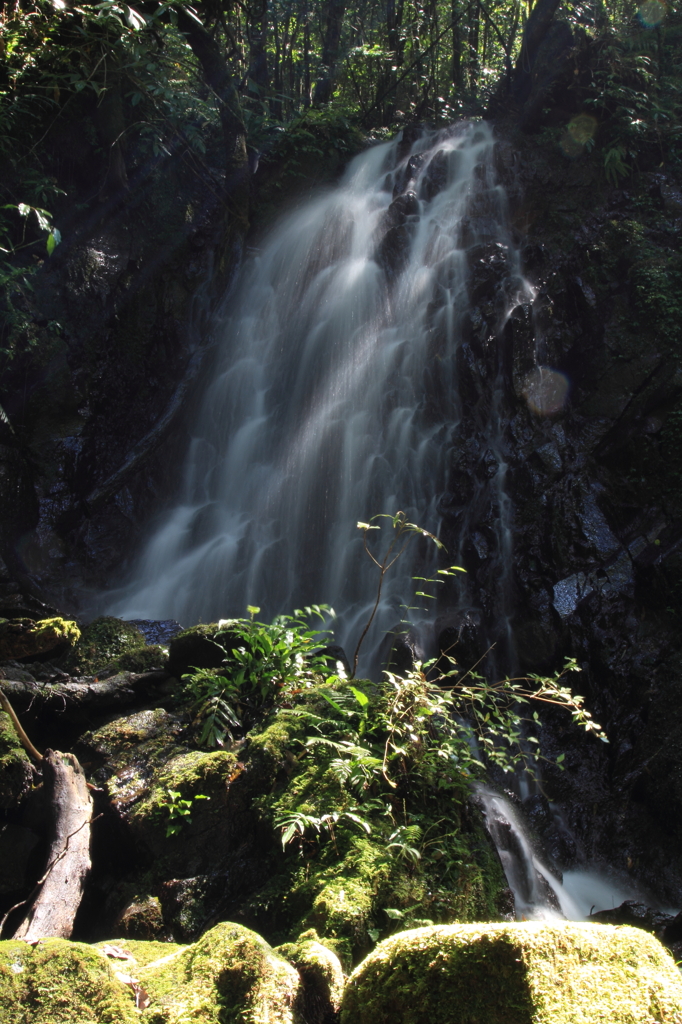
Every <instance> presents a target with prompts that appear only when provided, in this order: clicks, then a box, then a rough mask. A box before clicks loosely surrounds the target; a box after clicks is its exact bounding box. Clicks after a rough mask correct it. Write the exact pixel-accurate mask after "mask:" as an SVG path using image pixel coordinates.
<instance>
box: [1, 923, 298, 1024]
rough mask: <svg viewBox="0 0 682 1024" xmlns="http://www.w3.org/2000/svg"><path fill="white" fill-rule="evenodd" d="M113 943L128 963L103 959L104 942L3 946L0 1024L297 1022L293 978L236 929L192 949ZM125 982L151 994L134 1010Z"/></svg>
mask: <svg viewBox="0 0 682 1024" xmlns="http://www.w3.org/2000/svg"><path fill="white" fill-rule="evenodd" d="M113 943H115V945H116V946H118V947H119V948H121V949H122V950H123V951H124V952H126V953H128V954H129V958H126V959H118V958H116V959H112V960H109V959H108V958H107V955H106V953H105V950H104V947H105V946H106V945H108V943H103V942H101V943H98V944H97V945H96V946H86V945H85V944H83V943H80V942H68V941H66V940H65V939H45V940H41V942H39V943H38V945H36V946H35V947H33V946H30V945H28V944H27V943H24V942H12V941H10V942H1V943H0V1024H29V1022H30V1024H128V1022H130V1024H132V1022H133V1021H141V1022H143V1024H144V1022H147V1024H186V1022H187V1021H194V1022H196V1024H303V1020H302V1017H301V1015H300V1011H299V1004H300V1002H301V980H300V977H299V974H298V972H297V971H296V970H295V968H294V967H293V966H292V965H291V964H290V963H288V962H287V961H286V960H285V959H284V958H283V957H281V956H279V955H278V954H277V953H276V952H275V951H274V950H273V949H272V948H271V947H270V946H269V945H268V944H267V942H266V941H265V940H264V939H262V938H261V937H260V935H256V933H255V932H252V931H249V929H248V928H244V927H242V926H241V925H238V924H230V923H225V924H219V925H217V926H216V927H215V928H212V929H211V930H210V931H209V932H207V933H206V934H205V935H204V936H203V937H202V938H201V939H200V940H199V942H196V943H195V944H194V945H192V946H179V945H176V944H175V943H166V942H142V941H134V940H130V939H124V940H120V939H115V940H113ZM131 958H132V959H131ZM126 978H128V979H134V980H135V982H137V983H139V985H141V986H142V988H143V989H144V990H145V992H146V993H147V994H148V996H149V1005H148V1006H147V1007H145V1008H144V1009H143V1010H142V1012H140V1011H139V1010H137V1009H136V1008H135V1002H134V997H133V990H132V987H131V986H130V985H129V984H128V983H127V982H126V980H125V979H126Z"/></svg>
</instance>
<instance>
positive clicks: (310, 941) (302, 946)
mask: <svg viewBox="0 0 682 1024" xmlns="http://www.w3.org/2000/svg"><path fill="white" fill-rule="evenodd" d="M275 953H279V955H280V956H283V957H284V958H285V959H286V960H288V961H289V963H291V964H293V965H294V967H295V968H296V969H297V970H298V972H299V974H300V975H301V981H302V982H303V1007H302V1013H303V1018H304V1019H305V1020H306V1021H314V1020H329V1019H330V1018H332V1019H333V1018H334V1017H335V1016H336V1015H337V1014H338V1012H339V1010H340V1008H341V999H342V997H343V990H344V986H345V977H344V974H343V968H342V967H341V962H340V960H339V958H338V957H337V955H336V953H334V952H333V951H332V950H331V949H328V948H327V947H326V946H324V945H322V943H320V942H319V941H318V937H317V933H316V932H315V931H314V930H312V929H311V930H310V931H308V932H304V933H303V934H302V935H300V936H299V937H298V940H297V941H296V942H288V943H285V944H284V945H282V946H277V948H276V949H275Z"/></svg>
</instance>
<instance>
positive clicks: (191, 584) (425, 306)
mask: <svg viewBox="0 0 682 1024" xmlns="http://www.w3.org/2000/svg"><path fill="white" fill-rule="evenodd" d="M486 259H487V260H488V261H489V262H490V260H493V261H495V260H497V263H498V264H499V265H500V267H501V270H500V273H499V274H498V282H499V283H498V286H497V287H496V290H495V292H494V294H492V295H488V296H486V301H487V303H488V307H489V309H488V312H487V320H485V322H484V321H483V318H482V314H481V313H480V310H478V309H477V308H476V309H474V299H475V296H472V295H471V294H470V291H471V273H472V266H473V265H474V264H475V263H476V261H477V260H478V261H481V260H486ZM530 297H531V293H530V289H529V287H528V285H527V284H526V283H525V282H524V280H523V277H522V275H521V273H520V261H519V257H518V252H517V249H516V247H515V245H514V243H513V240H512V236H511V233H510V229H509V226H508V217H507V209H506V197H505V193H504V190H503V189H502V187H501V186H500V185H498V184H497V180H496V173H495V168H494V140H493V137H492V131H491V129H490V128H489V127H488V126H487V125H486V124H485V123H461V124H458V125H455V126H453V127H451V128H449V129H447V130H445V131H441V132H437V133H436V132H431V133H425V134H423V135H422V136H421V137H420V138H419V139H417V140H416V141H415V142H414V143H413V144H411V145H410V144H408V143H407V142H403V141H400V140H396V141H393V142H391V143H387V144H382V145H377V146H375V147H374V148H371V149H370V150H368V151H367V152H365V153H363V154H362V155H361V156H359V157H357V158H356V159H355V160H354V161H353V162H352V163H351V165H350V167H349V169H348V171H347V173H346V175H345V177H344V179H343V181H342V182H341V183H340V185H339V186H338V187H337V188H335V189H333V190H331V191H329V192H327V193H326V194H324V195H322V196H320V197H319V198H317V199H315V200H313V201H310V202H308V203H307V204H305V205H303V206H302V207H301V208H300V209H298V210H297V211H296V212H294V213H291V214H290V215H289V216H288V217H286V218H285V219H284V220H283V221H282V222H281V223H280V224H279V226H278V227H276V228H275V229H274V230H273V231H272V232H271V233H270V235H269V236H268V237H267V239H266V240H265V242H264V243H263V245H262V248H261V250H260V252H259V253H258V254H257V255H256V256H255V257H254V258H253V259H252V260H251V261H250V263H249V264H248V265H247V266H246V268H245V270H244V273H243V278H242V282H241V285H240V287H239V290H238V294H237V296H236V298H235V301H234V304H233V310H232V313H231V315H230V317H229V322H228V323H227V325H226V329H225V336H224V342H223V346H222V352H221V356H220V360H219V364H218V366H217V368H216V371H215V376H214V379H213V381H212V383H211V385H210V387H209V389H208V392H207V393H206V395H205V397H204V400H203V404H202V409H201V414H200V417H199V420H198V422H197V424H196V427H195V430H194V433H193V437H192V441H191V446H190V452H189V456H188V458H187V462H186V465H185V469H184V484H183V492H182V496H181V499H180V500H179V502H178V504H177V505H176V507H175V508H173V509H172V510H171V511H169V512H168V514H167V515H166V516H165V518H164V519H163V520H162V521H161V522H160V523H159V524H158V525H157V528H156V530H155V532H154V534H153V536H152V537H151V539H150V540H149V542H148V544H147V546H146V548H145V550H144V551H143V552H142V554H141V556H140V558H139V561H138V564H137V566H136V569H135V572H134V578H133V579H132V581H131V583H130V584H129V586H127V587H126V588H125V589H124V590H123V591H122V592H119V593H118V594H117V595H115V596H114V598H113V600H112V601H111V603H110V605H109V608H108V610H109V611H110V612H111V613H113V614H116V615H119V616H121V617H124V618H150V617H153V618H159V619H164V618H175V619H177V620H179V621H180V622H182V623H183V624H184V625H190V624H192V623H194V622H197V621H211V620H215V619H217V618H219V617H228V616H231V615H244V614H245V611H246V607H247V605H256V606H259V607H260V608H261V617H265V618H267V617H268V616H271V615H272V614H276V613H280V612H289V611H291V610H292V609H294V608H295V607H301V606H303V605H306V604H311V603H323V602H324V603H328V604H331V605H333V606H334V608H335V609H336V610H337V612H339V613H340V614H339V620H338V621H337V623H336V626H335V632H336V641H337V642H339V643H341V644H343V645H346V644H348V645H350V650H352V646H353V643H354V640H355V638H356V637H357V635H358V632H359V630H360V629H361V627H362V624H363V623H364V621H365V619H366V616H367V613H368V610H369V609H370V608H371V605H372V603H373V600H374V596H375V594H376V586H377V576H376V570H375V567H374V566H373V565H372V564H371V562H370V561H369V559H367V557H366V556H365V555H364V554H363V551H362V547H361V538H360V535H359V532H358V530H357V528H356V522H357V521H358V520H365V521H366V520H368V519H369V518H370V517H371V516H373V515H376V514H377V513H394V512H396V511H397V510H399V509H400V510H403V511H404V512H405V513H406V514H407V515H408V517H409V518H410V519H411V520H412V521H414V522H416V523H419V524H420V525H421V526H423V527H425V528H426V529H428V530H431V531H433V532H435V533H437V532H438V529H439V502H441V501H442V500H443V496H444V495H447V494H448V488H449V486H450V485H449V479H448V474H449V470H448V459H447V457H446V456H447V453H448V452H449V451H451V450H452V449H453V448H456V446H457V445H458V444H463V443H464V442H465V439H464V438H463V436H462V431H461V424H462V420H463V415H464V409H463V405H464V402H465V400H464V397H463V396H462V394H461V391H460V387H459V376H460V375H459V372H458V359H460V358H461V352H460V349H461V347H462V339H463V337H464V336H465V335H467V332H468V334H469V335H470V334H471V332H472V331H473V330H474V329H475V330H476V331H478V336H479V337H480V339H481V340H480V346H479V347H480V349H481V352H482V355H481V360H482V362H483V363H484V364H485V366H484V369H483V370H482V375H483V376H484V377H486V378H487V379H486V384H485V395H484V397H483V398H481V399H480V401H478V403H477V405H476V408H475V410H473V412H472V410H468V415H469V418H470V419H471V416H472V415H473V417H474V420H475V430H476V433H477V436H478V437H479V438H480V439H481V443H482V445H483V450H484V451H485V455H486V459H487V470H486V474H485V480H484V482H482V483H478V484H477V488H476V493H475V495H473V497H472V500H471V501H470V502H469V503H467V504H468V509H467V510H465V512H464V514H463V516H462V519H461V523H460V533H459V536H460V541H459V542H458V543H459V544H460V546H461V544H462V543H463V542H464V538H466V537H468V536H469V535H470V534H471V532H472V531H473V530H474V529H475V526H476V519H477V517H479V518H480V516H481V515H483V512H482V510H485V514H486V515H487V517H488V521H489V529H488V539H487V541H486V544H487V545H488V547H490V548H491V550H490V551H488V552H487V558H488V563H489V577H490V583H491V585H490V588H489V589H490V595H491V596H490V599H489V605H490V607H489V611H488V620H489V625H490V628H491V629H492V631H493V632H494V634H495V635H496V636H497V637H502V639H503V645H504V642H507V643H509V628H508V622H509V608H508V601H509V597H508V593H509V588H508V587H507V586H506V583H505V581H506V578H507V576H508V574H509V573H510V571H511V557H510V556H511V527H510V517H509V512H510V509H509V500H508V498H507V495H506V491H505V473H506V464H505V461H504V457H503V452H502V446H501V443H500V438H501V431H502V427H503V422H502V420H503V416H502V412H501V400H502V399H501V396H502V394H503V385H502V371H501V365H502V359H501V357H500V355H499V353H498V351H497V349H498V346H499V336H500V330H501V327H502V325H503V324H504V321H505V319H506V317H508V315H509V313H510V311H511V310H512V309H513V308H514V307H517V306H518V305H519V304H520V303H521V302H527V301H528V300H529V298H530ZM479 301H480V300H479ZM472 318H473V321H474V326H473V327H472ZM481 323H482V324H483V326H482V327H481ZM467 336H468V335H467ZM460 554H461V552H460V551H457V550H451V551H450V553H449V558H450V560H451V561H455V562H456V561H457V560H458V557H459V555H460ZM435 555H436V552H435V548H433V549H430V548H429V544H428V543H426V542H422V541H421V540H420V541H418V542H415V543H413V544H412V547H411V551H408V552H406V554H405V556H404V557H403V558H402V559H401V562H400V563H399V564H398V565H397V566H396V567H395V569H394V570H393V572H392V575H391V577H390V579H389V580H388V581H387V583H386V585H385V588H384V594H383V601H382V606H381V609H380V613H379V615H378V616H377V621H376V630H375V646H376V643H378V638H379V637H381V636H383V635H384V633H385V632H386V631H387V630H390V629H392V628H395V627H396V624H397V623H399V621H400V620H401V618H403V617H404V610H403V606H405V605H410V604H411V603H414V602H413V601H412V595H413V591H414V584H413V583H412V577H413V576H414V575H415V573H416V570H417V568H418V569H419V573H418V574H419V575H427V573H426V572H424V568H425V566H426V569H427V572H428V569H429V567H431V568H435V565H436V562H435ZM468 588H469V582H468V581H467V580H466V578H462V580H461V582H460V589H459V592H458V593H457V594H455V595H454V596H453V595H452V594H451V595H450V599H451V603H454V605H455V606H459V607H461V608H466V607H467V606H469V605H471V604H476V603H479V602H478V601H477V600H476V599H475V596H474V595H472V594H471V593H469V592H468ZM414 615H416V618H419V612H416V613H414ZM505 637H506V641H505V639H504V638H505ZM368 646H369V645H368Z"/></svg>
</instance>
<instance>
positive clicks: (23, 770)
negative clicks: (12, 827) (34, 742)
mask: <svg viewBox="0 0 682 1024" xmlns="http://www.w3.org/2000/svg"><path fill="white" fill-rule="evenodd" d="M32 782H33V768H32V767H31V762H30V761H29V759H28V755H27V754H26V751H25V750H24V748H23V747H22V746H21V744H20V743H19V740H18V739H17V734H16V732H15V731H14V726H13V725H12V722H11V721H10V717H9V715H8V714H6V713H5V712H4V711H0V808H1V809H3V810H10V809H11V808H14V807H18V806H19V804H20V803H21V801H22V800H23V799H24V797H25V796H26V794H27V793H28V792H29V791H30V789H31V784H32Z"/></svg>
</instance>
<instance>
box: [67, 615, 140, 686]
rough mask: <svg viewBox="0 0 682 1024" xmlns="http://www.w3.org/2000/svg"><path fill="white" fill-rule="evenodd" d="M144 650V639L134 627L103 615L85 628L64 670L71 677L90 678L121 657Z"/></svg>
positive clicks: (68, 656)
mask: <svg viewBox="0 0 682 1024" xmlns="http://www.w3.org/2000/svg"><path fill="white" fill-rule="evenodd" d="M144 647H145V638H144V636H143V635H142V633H140V631H139V629H138V628H137V626H133V625H132V623H130V622H124V621H123V620H122V619H114V618H112V617H111V616H109V615H105V616H103V617H102V618H99V619H95V620H94V622H91V623H90V625H89V626H86V627H85V629H84V630H83V633H82V635H81V638H80V640H79V641H78V643H77V644H76V645H75V647H74V648H73V650H72V651H70V652H69V654H68V655H67V657H66V659H65V661H64V669H65V670H66V671H67V672H70V673H71V674H72V675H83V676H94V675H97V673H98V672H99V671H100V669H103V668H105V666H107V665H109V664H110V663H111V662H114V661H116V659H117V658H119V657H120V656H121V655H124V654H127V653H129V652H137V651H139V650H140V649H142V648H144Z"/></svg>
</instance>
